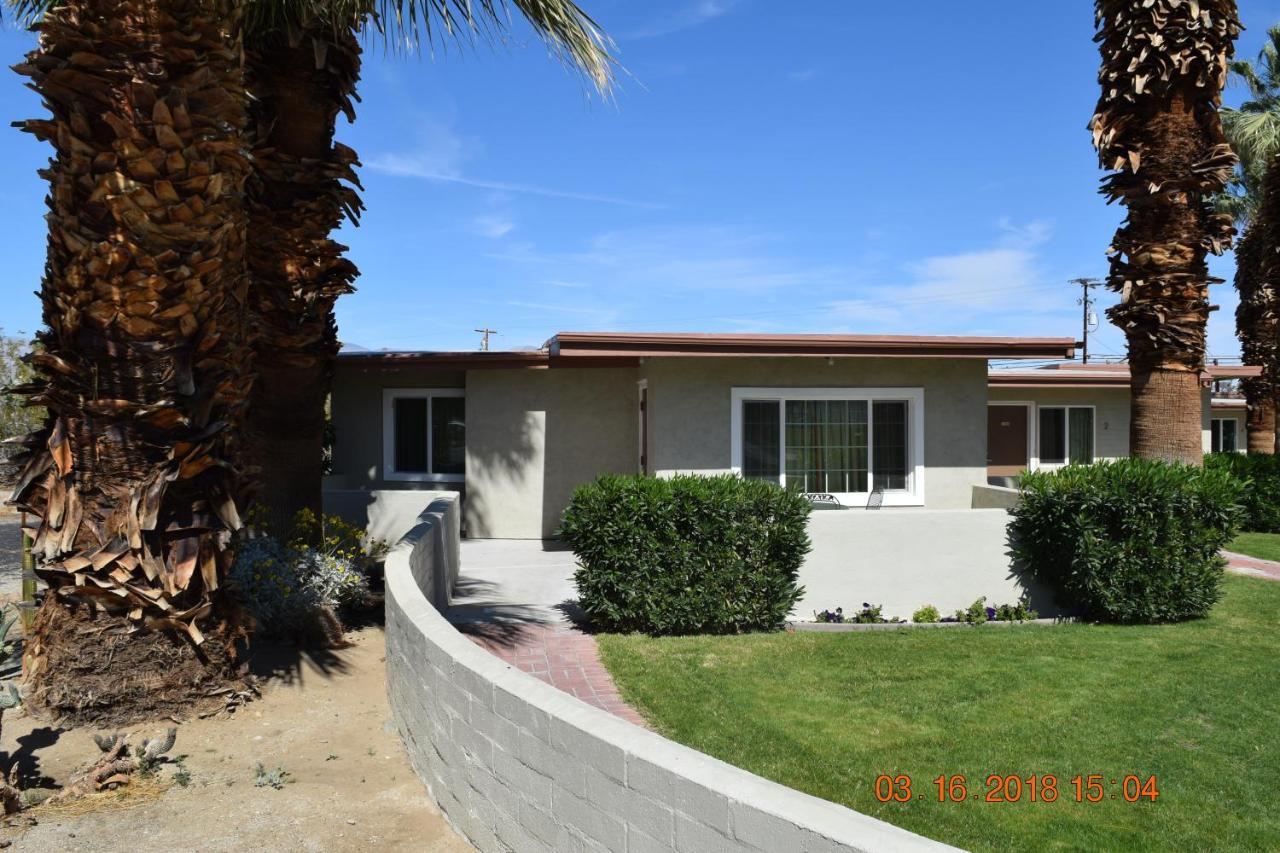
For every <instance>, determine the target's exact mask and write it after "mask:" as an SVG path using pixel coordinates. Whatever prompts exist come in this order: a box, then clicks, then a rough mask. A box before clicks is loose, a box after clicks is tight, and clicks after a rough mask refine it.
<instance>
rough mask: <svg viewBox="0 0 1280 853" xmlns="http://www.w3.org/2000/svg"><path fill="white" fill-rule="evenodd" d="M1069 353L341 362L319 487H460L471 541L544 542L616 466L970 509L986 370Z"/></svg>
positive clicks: (761, 350)
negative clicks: (996, 362) (583, 493)
mask: <svg viewBox="0 0 1280 853" xmlns="http://www.w3.org/2000/svg"><path fill="white" fill-rule="evenodd" d="M1075 346H1076V344H1075V341H1074V340H1073V339H1072V338H1008V337H905V336H890V335H764V334H648V333H567V332H566V333H561V334H558V335H556V336H555V337H553V338H552V339H551V340H550V341H548V342H547V344H546V345H545V346H544V347H543V348H542V349H540V350H534V351H514V352H463V353H459V352H355V353H343V354H342V355H340V356H339V358H338V365H337V371H336V375H335V379H334V387H333V397H332V401H331V411H332V420H333V432H334V448H333V465H332V470H333V475H332V476H331V477H330V478H329V480H328V482H327V484H326V487H327V488H330V489H340V490H359V491H364V492H373V491H375V490H387V489H440V488H449V489H457V490H459V491H461V492H463V494H464V525H465V529H466V531H467V534H468V535H469V536H472V537H477V538H541V537H547V536H550V535H553V534H554V531H555V529H556V527H557V525H558V524H559V521H560V517H561V515H562V513H563V511H564V508H565V507H566V506H567V504H568V502H569V498H570V496H571V495H572V493H573V490H574V489H575V488H576V487H578V486H579V485H581V484H584V483H587V482H590V481H591V480H593V479H594V478H595V477H596V476H598V475H599V474H602V473H610V472H612V473H635V472H647V473H654V474H658V475H663V474H671V473H679V472H697V473H714V472H734V473H738V474H741V475H742V476H747V477H760V478H766V479H770V480H777V481H778V482H781V483H785V484H788V485H791V484H796V483H799V484H800V485H801V487H802V488H803V489H804V490H805V491H807V492H811V493H818V494H824V495H830V496H832V497H833V498H834V499H835V500H837V501H839V502H840V503H841V504H843V505H845V506H864V505H866V504H867V503H868V501H870V500H872V498H873V496H874V499H875V501H876V502H880V501H882V502H883V506H885V507H925V508H930V509H967V508H969V507H971V506H972V505H973V500H974V498H973V495H974V489H975V487H984V486H985V485H986V482H987V469H988V455H987V428H988V405H987V404H988V399H987V397H988V362H989V360H991V359H1037V360H1044V359H1064V358H1071V357H1073V355H1074V351H1075ZM1116 428H1118V425H1117V427H1116ZM1126 432H1127V427H1126Z"/></svg>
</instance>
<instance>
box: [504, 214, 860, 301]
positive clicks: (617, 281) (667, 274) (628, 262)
mask: <svg viewBox="0 0 1280 853" xmlns="http://www.w3.org/2000/svg"><path fill="white" fill-rule="evenodd" d="M493 257H498V258H502V259H504V260H507V261H511V262H513V263H516V264H519V265H522V266H528V267H535V268H538V269H540V270H543V271H545V275H544V276H543V278H544V279H545V278H548V277H550V278H554V279H556V280H558V281H563V282H575V283H587V284H589V285H590V286H591V287H592V288H594V289H600V288H604V287H608V288H611V289H613V290H616V291H620V292H626V293H635V292H642V293H688V292H703V293H705V292H710V291H727V292H738V293H743V294H750V293H755V294H759V293H765V292H769V291H777V290H782V289H785V288H790V287H808V288H812V287H815V286H831V285H833V284H834V283H836V282H837V281H840V280H842V275H843V273H842V271H841V270H838V269H836V268H833V267H829V266H824V265H821V264H815V263H812V262H810V261H806V260H803V259H793V258H789V257H786V256H785V254H783V253H782V252H781V251H780V249H779V246H778V245H777V244H776V241H775V240H774V239H773V238H772V237H770V236H769V235H763V234H755V233H750V232H744V231H741V230H739V229H735V228H730V227H722V226H713V225H688V226H651V227H636V228H628V229H622V230H618V231H609V232H606V233H603V234H599V235H597V236H596V237H594V238H592V239H591V240H590V241H589V242H588V243H587V245H586V246H584V247H583V248H581V249H579V250H571V251H564V252H544V251H539V250H538V249H537V248H536V247H534V246H532V245H531V244H522V245H517V246H514V247H511V248H509V249H508V251H506V252H504V253H500V254H495V255H493Z"/></svg>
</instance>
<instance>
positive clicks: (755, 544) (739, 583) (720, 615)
mask: <svg viewBox="0 0 1280 853" xmlns="http://www.w3.org/2000/svg"><path fill="white" fill-rule="evenodd" d="M810 510H811V506H810V504H809V501H808V500H806V499H805V498H804V497H803V496H802V495H800V494H797V493H795V492H788V491H786V490H784V489H782V488H781V487H779V486H777V485H774V484H772V483H764V482H760V481H756V480H743V479H740V478H738V477H734V476H730V475H725V476H719V477H691V476H680V477H673V478H671V479H658V478H654V477H635V476H633V477H620V476H611V475H610V476H604V477H601V478H600V479H598V480H597V481H596V482H594V483H591V484H590V485H586V486H583V487H581V488H579V489H578V490H577V491H576V492H575V493H574V495H573V500H572V501H571V502H570V504H569V508H568V509H567V510H566V511H565V516H564V521H563V523H562V525H561V528H560V535H561V537H562V538H563V539H564V541H565V542H566V543H568V545H569V546H570V547H571V548H573V551H574V554H575V555H576V556H577V559H578V563H579V568H578V570H577V572H576V573H575V574H574V581H575V582H576V583H577V586H578V595H579V597H580V602H581V605H582V608H583V610H584V611H585V612H586V614H587V616H588V617H589V618H590V619H591V621H592V622H593V623H595V625H596V626H598V627H600V628H602V629H604V630H609V631H642V632H645V633H649V634H699V633H736V632H742V631H753V630H766V629H776V628H779V627H781V626H782V624H783V622H784V621H785V620H786V618H787V616H788V614H789V613H790V612H791V608H792V607H793V606H794V605H795V603H796V601H797V599H799V598H800V595H801V593H802V590H801V588H800V586H799V585H798V584H797V583H796V576H797V574H798V572H799V570H800V564H801V562H803V560H804V556H805V554H807V553H808V552H809V535H808V531H807V529H806V522H807V520H808V518H809V512H810Z"/></svg>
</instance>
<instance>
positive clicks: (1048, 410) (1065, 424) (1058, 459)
mask: <svg viewBox="0 0 1280 853" xmlns="http://www.w3.org/2000/svg"><path fill="white" fill-rule="evenodd" d="M1039 417H1040V420H1039V425H1040V430H1039V435H1040V438H1039V448H1040V454H1039V455H1040V464H1042V465H1063V464H1065V463H1067V462H1071V463H1074V464H1076V465H1088V464H1090V463H1091V462H1093V459H1094V429H1093V407H1092V406H1043V407H1041V409H1040V416H1039Z"/></svg>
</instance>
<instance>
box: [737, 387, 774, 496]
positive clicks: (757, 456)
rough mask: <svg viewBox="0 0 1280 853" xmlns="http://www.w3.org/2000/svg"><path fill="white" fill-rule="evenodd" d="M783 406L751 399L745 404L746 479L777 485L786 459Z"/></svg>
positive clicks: (743, 425)
mask: <svg viewBox="0 0 1280 853" xmlns="http://www.w3.org/2000/svg"><path fill="white" fill-rule="evenodd" d="M780 405H781V404H780V403H779V402H778V401H777V400H748V401H746V402H745V403H743V404H742V476H744V477H748V478H750V479H755V480H773V481H774V482H777V480H778V475H779V474H780V473H781V470H780V469H781V458H782V452H781V447H780V446H779V442H780V441H781V440H782V435H781V426H780V425H779V422H778V410H779V406H780Z"/></svg>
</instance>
